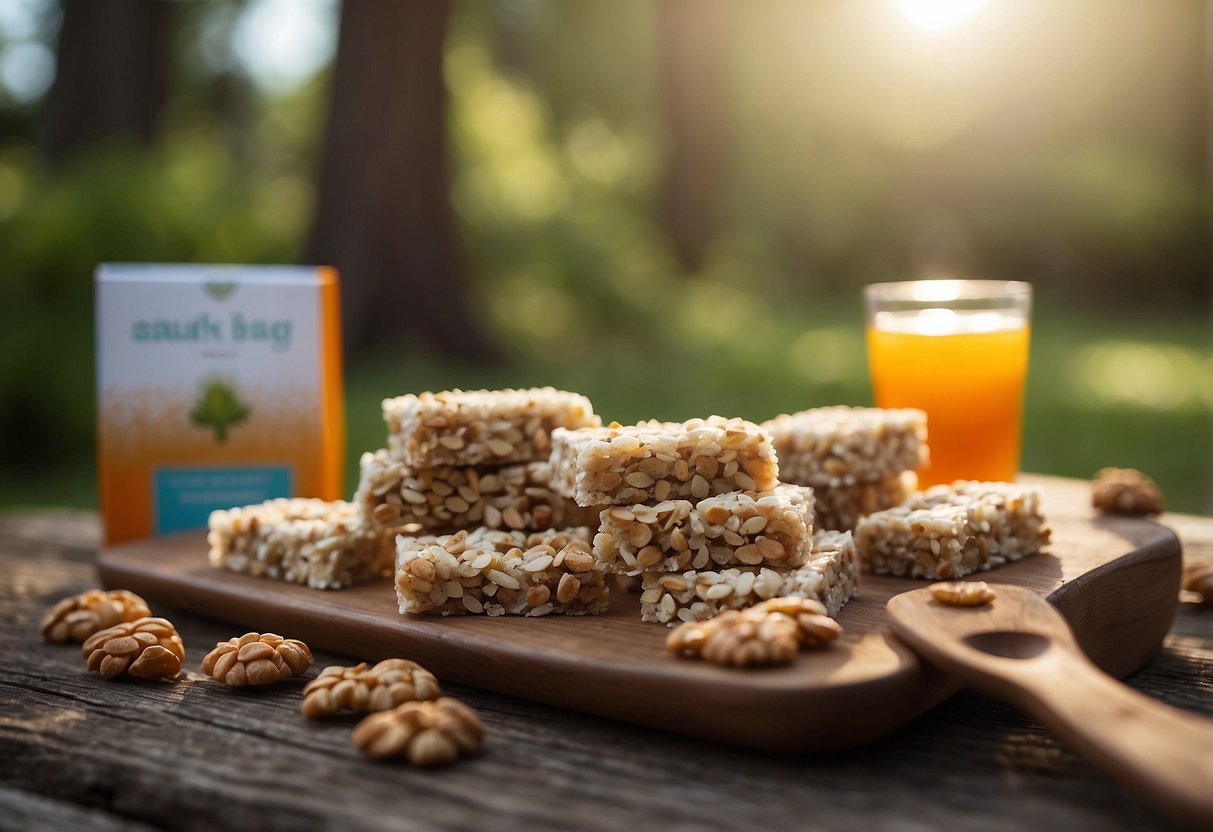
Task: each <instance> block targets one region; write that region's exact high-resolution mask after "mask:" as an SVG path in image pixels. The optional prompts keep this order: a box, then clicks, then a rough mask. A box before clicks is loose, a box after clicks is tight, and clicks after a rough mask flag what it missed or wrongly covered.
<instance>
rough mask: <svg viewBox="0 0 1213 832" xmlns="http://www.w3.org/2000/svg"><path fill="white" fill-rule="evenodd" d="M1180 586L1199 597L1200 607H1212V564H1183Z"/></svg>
mask: <svg viewBox="0 0 1213 832" xmlns="http://www.w3.org/2000/svg"><path fill="white" fill-rule="evenodd" d="M1180 586H1181V587H1182V588H1183V589H1184V591H1186V592H1194V593H1196V594H1197V595H1199V596H1200V597H1201V601H1200V603H1201V605H1202V606H1206V607H1213V562H1205V563H1185V564H1184V574H1183V580H1182V582H1181V583H1180Z"/></svg>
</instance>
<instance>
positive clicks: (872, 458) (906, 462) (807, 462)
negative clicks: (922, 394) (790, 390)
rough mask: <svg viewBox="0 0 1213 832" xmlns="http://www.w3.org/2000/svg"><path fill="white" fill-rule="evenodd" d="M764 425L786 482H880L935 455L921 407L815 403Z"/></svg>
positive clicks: (802, 483)
mask: <svg viewBox="0 0 1213 832" xmlns="http://www.w3.org/2000/svg"><path fill="white" fill-rule="evenodd" d="M762 427H763V429H764V430H766V431H767V432H768V433H770V435H771V439H772V441H773V442H774V444H775V451H776V452H777V453H778V454H779V470H780V474H781V477H782V479H783V481H784V482H795V483H800V484H801V485H812V486H817V487H823V486H830V487H832V488H837V487H839V486H850V485H856V484H858V483H865V482H876V481H878V480H881V479H884V478H885V477H888V476H891V475H893V474H899V473H901V472H902V471H907V470H911V469H914V468H922V467H923V466H924V465H926V464H927V462H928V459H929V458H928V452H927V415H926V413H924V412H923V411H921V410H914V409H910V408H896V409H893V408H879V407H846V406H841V405H840V406H835V407H815V408H811V409H809V410H802V411H800V412H799V413H792V414H786V413H785V414H783V415H780V416H776V417H775V418H774V419H771V420H770V421H767V422H763V423H762Z"/></svg>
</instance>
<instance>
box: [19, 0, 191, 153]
mask: <svg viewBox="0 0 1213 832" xmlns="http://www.w3.org/2000/svg"><path fill="white" fill-rule="evenodd" d="M171 23H172V7H171V4H169V3H167V2H165V0H74V2H67V3H64V4H63V25H62V27H61V28H60V30H59V48H58V66H57V69H56V73H55V83H54V86H53V87H52V88H51V92H50V96H49V98H48V100H47V104H46V116H45V122H44V123H43V126H42V135H41V148H42V152H43V155H45V156H46V158H47V159H49V160H51V161H52V162H54V163H60V162H63V161H65V160H67V159H68V158H70V157H71V156H73V155H74V154H75V153H76V151H78V150H80V149H81V148H85V147H89V146H92V145H95V144H97V143H100V142H104V141H106V140H108V139H111V138H117V137H129V138H131V139H134V140H135V141H137V142H139V143H140V144H142V145H144V146H147V145H150V144H151V142H152V139H153V138H154V137H155V134H156V128H157V122H158V120H159V116H160V112H161V110H163V108H164V104H165V101H166V100H167V96H168V75H169V67H170V54H169V46H170V43H169V41H170V34H171V29H170V27H171Z"/></svg>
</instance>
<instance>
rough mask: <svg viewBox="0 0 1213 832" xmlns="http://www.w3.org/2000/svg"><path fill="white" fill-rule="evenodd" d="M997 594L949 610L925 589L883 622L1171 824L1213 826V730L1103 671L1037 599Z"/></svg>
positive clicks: (903, 598) (899, 601)
mask: <svg viewBox="0 0 1213 832" xmlns="http://www.w3.org/2000/svg"><path fill="white" fill-rule="evenodd" d="M996 591H997V594H998V598H997V599H996V600H995V601H994V603H993V604H992V605H990V606H988V607H952V606H947V605H944V604H941V603H939V602H938V601H935V600H934V599H933V598H932V596H931V594H930V593H929V591H928V590H926V589H920V590H915V591H913V592H907V593H904V594H903V595H899V596H896V597H894V598H892V599H891V600H890V601H889V604H888V613H889V623H890V626H891V627H892V629H893V632H894V633H895V634H896V635H897V636H898V637H899V638H901V639H903V640H904V641H906V642H907V643H909V644H910V646H911V647H913V648H914V649H915V650H916V651H917V652H919V653H920V654H922V656H923V657H924V658H926V659H927V660H928V661H930V662H931V663H932V664H934V665H936V666H938V667H940V668H942V669H944V670H946V671H948V672H950V673H952V674H954V675H956V676H957V677H959V678H961V679H963V680H964V681H965V682H967V683H968V684H970V685H971V686H973V687H974V688H977V689H979V690H981V691H983V692H985V693H988V694H990V695H992V696H996V697H998V698H1001V699H1005V700H1007V701H1009V702H1012V703H1014V704H1016V705H1018V706H1020V707H1021V708H1023V709H1024V710H1026V711H1028V712H1030V713H1031V714H1033V715H1034V716H1036V717H1037V718H1039V719H1040V720H1041V722H1043V723H1045V724H1046V725H1048V726H1049V727H1050V728H1051V729H1052V730H1054V731H1055V732H1056V733H1057V734H1058V735H1060V736H1061V737H1062V738H1064V739H1065V740H1066V741H1067V742H1069V743H1070V744H1071V745H1073V746H1074V747H1075V748H1077V749H1078V750H1080V751H1081V752H1082V753H1083V754H1084V755H1085V756H1086V757H1087V759H1089V760H1090V761H1091V762H1092V763H1094V764H1095V765H1097V766H1099V767H1100V768H1102V769H1103V770H1104V771H1105V772H1106V773H1107V774H1108V775H1109V776H1112V777H1114V778H1117V779H1119V780H1121V781H1122V782H1124V783H1126V784H1127V785H1129V786H1132V787H1134V788H1136V789H1137V790H1138V791H1139V792H1140V793H1141V794H1142V795H1143V796H1144V797H1146V798H1147V799H1150V800H1152V801H1153V802H1154V803H1155V804H1156V805H1157V806H1158V807H1159V808H1160V809H1162V810H1163V811H1165V812H1167V813H1168V814H1170V815H1172V816H1173V817H1174V818H1176V819H1177V820H1179V821H1181V822H1184V823H1186V824H1190V825H1192V826H1193V827H1194V828H1200V829H1210V828H1213V723H1210V722H1208V721H1206V720H1203V719H1200V718H1199V717H1195V716H1192V715H1191V714H1187V713H1185V712H1183V711H1180V710H1177V709H1175V708H1171V707H1169V706H1167V705H1164V704H1162V703H1161V702H1158V701H1156V700H1153V699H1150V698H1149V697H1146V696H1143V695H1142V694H1140V693H1137V692H1136V691H1134V690H1133V689H1131V688H1129V687H1126V686H1125V685H1123V684H1121V683H1120V682H1118V681H1116V680H1115V679H1113V678H1112V677H1110V676H1108V675H1106V674H1105V673H1103V672H1102V671H1101V670H1099V669H1098V668H1097V667H1095V665H1094V664H1092V663H1091V662H1090V661H1089V660H1088V659H1087V658H1086V657H1085V656H1084V655H1083V653H1082V651H1081V650H1080V649H1079V647H1078V645H1077V643H1076V642H1075V641H1074V637H1073V635H1072V633H1071V631H1070V628H1069V625H1067V624H1066V621H1065V619H1063V618H1062V617H1061V615H1060V613H1058V612H1057V611H1056V610H1055V609H1054V608H1053V607H1052V605H1050V604H1049V603H1048V602H1047V601H1045V600H1044V599H1042V598H1040V597H1039V596H1038V595H1036V594H1035V593H1032V592H1029V591H1026V590H1022V589H1019V588H1017V587H1010V586H998V587H996Z"/></svg>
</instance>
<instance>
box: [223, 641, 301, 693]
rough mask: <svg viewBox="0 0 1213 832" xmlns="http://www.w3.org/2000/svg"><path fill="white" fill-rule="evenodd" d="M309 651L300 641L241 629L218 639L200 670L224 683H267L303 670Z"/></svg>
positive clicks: (242, 684) (233, 684) (240, 684)
mask: <svg viewBox="0 0 1213 832" xmlns="http://www.w3.org/2000/svg"><path fill="white" fill-rule="evenodd" d="M311 664H312V651H311V650H309V649H308V647H307V645H306V644H304V643H303V642H302V641H299V640H298V639H293V638H283V637H282V636H280V635H278V634H277V633H245V634H244V635H242V636H239V637H235V638H230V639H228V640H227V641H221V642H219V643H218V644H216V645H215V649H214V650H212V651H211V652H209V653H207V654H206V658H204V659H203V660H202V672H203V673H205V674H206V675H207V676H211V677H213V678H215V679H217V680H219V681H220V682H223V683H224V684H226V685H231V686H232V687H234V688H242V687H244V686H246V685H270V684H273V683H274V682H278V681H281V680H283V679H286V678H289V677H291V676H296V675H298V674H300V673H303V672H304V671H305V670H307V669H308V668H309V667H311Z"/></svg>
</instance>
